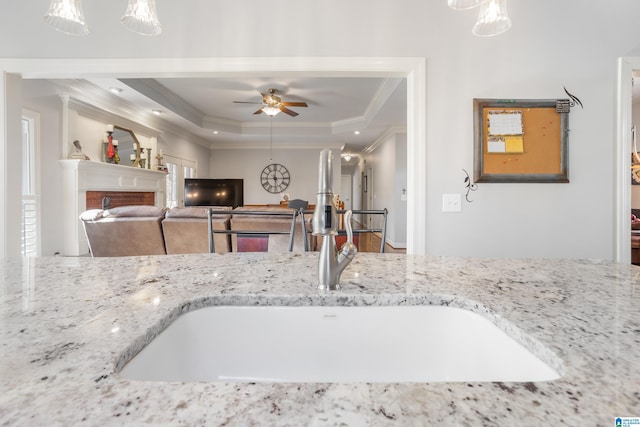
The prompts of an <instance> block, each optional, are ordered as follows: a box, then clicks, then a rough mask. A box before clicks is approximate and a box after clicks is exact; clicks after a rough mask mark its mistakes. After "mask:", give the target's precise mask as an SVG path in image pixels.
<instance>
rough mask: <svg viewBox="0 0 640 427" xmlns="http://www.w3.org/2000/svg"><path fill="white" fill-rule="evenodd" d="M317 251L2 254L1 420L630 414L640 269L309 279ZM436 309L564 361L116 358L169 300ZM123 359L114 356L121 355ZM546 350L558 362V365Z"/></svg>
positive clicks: (503, 265)
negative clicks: (187, 378) (332, 378)
mask: <svg viewBox="0 0 640 427" xmlns="http://www.w3.org/2000/svg"><path fill="white" fill-rule="evenodd" d="M316 270H317V254H313V253H310V254H290V253H285V254H270V253H259V254H258V253H245V254H224V255H217V254H213V255H210V254H199V255H169V256H156V257H126V258H62V257H53V258H30V259H6V260H2V262H1V263H0V271H1V274H0V280H1V282H0V296H1V297H2V303H1V305H0V315H1V323H0V331H1V333H2V340H1V348H2V358H1V360H0V425H2V426H4V425H29V426H32V425H48V426H52V425H60V426H67V425H100V426H104V425H123V424H125V425H127V424H129V425H131V424H134V425H140V424H149V425H154V426H155V425H172V426H175V425H190V426H191V425H232V426H251V425H260V426H264V425H274V426H275V425H277V426H300V425H312V426H314V425H322V426H325V425H349V426H356V425H358V426H359V425H375V426H381V425H397V426H407V425H429V424H433V425H453V424H455V425H561V424H567V425H579V424H585V425H594V426H595V425H602V426H611V425H614V421H613V420H614V418H615V417H618V416H640V310H639V308H640V286H639V285H640V269H639V268H637V267H634V266H626V265H619V264H615V263H610V262H602V261H596V260H508V259H495V260H491V259H463V258H443V257H420V256H407V255H394V254H386V255H380V254H358V255H357V256H356V258H355V260H354V262H353V263H352V264H351V265H350V266H349V267H348V268H347V270H346V271H345V273H344V274H343V281H342V283H343V289H342V290H340V291H337V292H322V291H319V290H317V289H316V284H315V283H316V277H317V271H316ZM215 304H227V305H229V304H231V305H255V304H264V305H282V304H284V305H371V304H378V305H389V304H391V305H397V304H409V305H410V304H444V305H450V306H456V307H461V308H466V309H468V310H472V311H475V312H478V313H480V314H481V315H483V316H485V317H487V318H488V319H489V320H491V321H492V322H494V323H496V324H498V325H499V326H500V327H501V328H503V329H505V328H506V329H509V330H508V333H509V334H511V335H512V336H514V338H516V339H517V340H519V341H521V342H522V343H523V344H524V345H525V346H527V347H528V348H529V349H530V350H531V351H532V352H534V353H537V354H538V355H542V357H546V356H545V355H544V352H545V351H550V352H551V353H553V354H554V355H555V356H554V357H557V359H559V360H561V363H560V364H559V366H556V368H558V369H559V370H560V371H561V372H562V378H561V379H558V380H554V381H546V382H535V383H534V382H528V383H499V382H477V383H473V382H471V383H467V382H441V383H322V384H314V383H217V382H211V383H206V382H193V383H190V382H183V383H180V382H146V381H130V380H126V379H124V378H122V377H120V376H119V374H118V372H117V370H116V368H115V366H116V362H117V361H118V360H120V361H122V360H124V359H126V358H127V357H130V355H128V354H126V352H125V350H126V349H128V348H131V347H132V346H135V345H144V344H145V343H146V342H148V341H149V340H150V339H152V337H153V334H154V333H155V332H154V331H156V330H158V327H159V326H160V325H164V324H166V323H167V322H168V320H167V319H168V318H169V317H170V316H172V315H175V314H176V313H177V312H178V311H179V310H182V311H187V310H192V309H196V308H199V307H203V306H208V305H215ZM123 358H124V359H123ZM557 359H556V361H557Z"/></svg>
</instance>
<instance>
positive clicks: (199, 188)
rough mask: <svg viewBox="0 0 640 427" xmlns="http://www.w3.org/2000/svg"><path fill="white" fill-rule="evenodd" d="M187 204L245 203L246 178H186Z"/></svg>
mask: <svg viewBox="0 0 640 427" xmlns="http://www.w3.org/2000/svg"><path fill="white" fill-rule="evenodd" d="M184 205H185V206H232V207H234V208H237V207H238V206H243V205H244V180H242V179H214V178H186V179H185V180H184Z"/></svg>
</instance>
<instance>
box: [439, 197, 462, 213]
mask: <svg viewBox="0 0 640 427" xmlns="http://www.w3.org/2000/svg"><path fill="white" fill-rule="evenodd" d="M461 211H462V194H443V195H442V212H461Z"/></svg>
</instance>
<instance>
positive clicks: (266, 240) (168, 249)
mask: <svg viewBox="0 0 640 427" xmlns="http://www.w3.org/2000/svg"><path fill="white" fill-rule="evenodd" d="M213 209H214V210H215V211H216V214H214V215H213V217H212V229H213V230H214V233H213V239H214V248H215V252H216V253H226V252H230V251H234V252H236V251H240V252H248V251H267V250H268V251H288V250H289V234H263V233H265V232H266V233H268V232H272V231H274V232H281V231H283V232H287V233H289V232H290V231H291V223H292V219H293V213H294V209H289V208H280V207H264V208H262V207H260V208H256V207H252V208H236V209H234V210H231V208H230V207H215V208H213ZM221 211H224V213H220V212H221ZM227 211H228V214H227V213H226V212H227ZM249 211H251V212H255V211H260V212H262V213H263V214H261V215H259V216H255V215H251V214H250V213H249ZM278 213H281V214H282V216H280V215H277V214H278ZM80 220H81V221H82V224H83V226H84V230H85V234H86V237H87V242H88V244H89V250H90V251H91V255H92V256H94V257H108V256H134V255H161V254H184V253H206V252H209V238H208V236H209V234H208V225H207V221H208V207H186V208H171V209H166V208H157V207H154V206H123V207H117V208H113V209H108V210H102V209H92V210H89V211H86V212H84V213H83V214H82V215H80ZM305 229H306V230H307V239H308V240H307V241H308V244H307V247H308V248H309V250H314V247H315V245H314V242H315V239H312V238H311V235H310V232H311V216H308V217H305ZM215 231H222V233H216V232H215ZM225 231H233V232H237V233H240V234H239V235H238V236H236V235H235V234H231V233H224V232H225ZM252 231H255V233H251V232H252ZM247 232H249V234H246V233H247ZM294 236H295V238H294V247H293V250H294V251H304V250H305V242H304V237H303V234H302V220H301V217H300V216H298V217H297V220H296V225H295V233H294ZM238 241H240V244H238Z"/></svg>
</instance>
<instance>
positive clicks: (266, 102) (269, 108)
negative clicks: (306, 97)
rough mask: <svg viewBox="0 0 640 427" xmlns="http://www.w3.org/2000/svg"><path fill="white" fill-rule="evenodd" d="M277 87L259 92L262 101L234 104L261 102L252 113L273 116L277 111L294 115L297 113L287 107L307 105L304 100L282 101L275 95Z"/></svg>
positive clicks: (244, 102) (245, 102)
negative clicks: (265, 91) (258, 107)
mask: <svg viewBox="0 0 640 427" xmlns="http://www.w3.org/2000/svg"><path fill="white" fill-rule="evenodd" d="M276 92H277V89H273V88H270V89H269V93H261V94H260V95H262V102H252V101H233V102H234V103H235V104H261V105H262V107H260V109H258V110H257V111H256V112H255V113H253V114H261V113H265V114H266V115H268V116H270V117H273V116H275V115H276V114H278V113H279V112H281V111H282V112H283V113H285V114H287V115H289V116H291V117H295V116H297V115H298V113H296V112H295V111H293V110H290V109H289V108H287V107H307V103H306V102H284V101H283V100H282V98H281V97H280V96H278V95H276Z"/></svg>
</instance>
